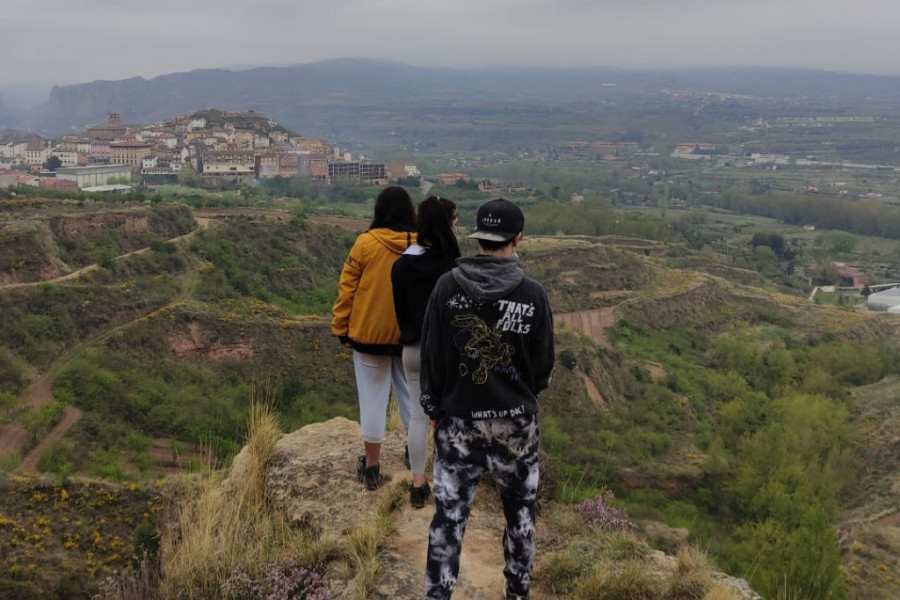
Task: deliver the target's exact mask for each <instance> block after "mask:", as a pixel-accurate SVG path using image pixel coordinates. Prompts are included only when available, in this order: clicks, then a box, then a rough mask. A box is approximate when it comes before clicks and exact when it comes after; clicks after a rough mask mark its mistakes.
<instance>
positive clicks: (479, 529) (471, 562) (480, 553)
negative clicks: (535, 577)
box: [388, 469, 549, 600]
mask: <svg viewBox="0 0 900 600" xmlns="http://www.w3.org/2000/svg"><path fill="white" fill-rule="evenodd" d="M391 477H392V479H393V480H394V481H399V480H401V479H404V478H406V479H408V478H409V471H407V470H405V469H404V470H400V471H397V472H392V473H391ZM429 500H431V501H430V502H428V503H427V504H426V505H425V507H424V508H421V509H414V508H412V507H411V506H410V505H409V501H408V500H407V501H406V502H405V503H404V505H403V507H402V508H401V509H400V510H401V513H400V515H399V518H398V519H397V531H396V533H394V535H393V536H391V538H390V540H388V544H389V546H390V547H391V548H392V549H393V550H394V551H396V552H397V553H399V554H401V555H403V556H404V557H406V558H407V559H408V560H409V561H410V562H412V563H413V564H414V565H415V566H416V568H417V569H419V571H420V572H422V573H424V572H425V556H426V553H427V550H428V533H427V532H428V528H429V526H430V524H431V518H432V517H433V516H434V503H433V498H430V499H429ZM498 515H499V516H500V518H499V519H498ZM503 523H504V521H503V511H502V509H501V508H500V505H499V500H498V499H497V498H496V494H495V492H493V490H491V489H489V488H485V483H482V485H481V487H479V489H478V494H477V495H476V498H475V504H474V506H473V507H472V513H471V514H470V516H469V521H468V524H467V525H466V535H465V538H464V539H463V549H462V555H461V556H460V567H459V581H458V582H457V585H456V589H455V590H454V592H453V598H454V599H458V600H495V599H497V598H502V597H503V582H504V578H503V546H502V539H503ZM539 531H540V529H539ZM531 598H532V600H549V597H547V596H543V595H541V594H539V593H538V591H537V590H532V592H531Z"/></svg>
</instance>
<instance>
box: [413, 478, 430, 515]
mask: <svg viewBox="0 0 900 600" xmlns="http://www.w3.org/2000/svg"><path fill="white" fill-rule="evenodd" d="M430 494H431V487H430V486H429V485H428V482H427V481H426V482H425V483H423V484H422V485H420V486H419V487H414V486H410V488H409V503H410V504H411V505H412V507H413V508H422V507H423V506H425V500H426V499H427V498H428V496H429V495H430Z"/></svg>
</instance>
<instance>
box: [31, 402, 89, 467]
mask: <svg viewBox="0 0 900 600" xmlns="http://www.w3.org/2000/svg"><path fill="white" fill-rule="evenodd" d="M82 415H84V413H83V412H81V410H80V409H78V408H75V407H74V406H67V407H66V410H65V411H64V412H63V417H62V419H60V421H59V423H57V424H56V427H54V428H53V430H52V431H51V432H50V433H49V434H47V437H45V438H44V439H43V440H41V443H40V444H38V445H37V446H35V447H34V449H33V450H32V451H31V452H29V453H28V456H26V457H25V460H23V461H22V464H21V465H19V471H22V472H26V473H33V472H35V471H37V464H38V460H39V459H40V458H41V454H43V452H44V450H46V449H47V448H49V447H50V446H51V445H53V444H54V443H56V442H57V441H59V440H61V439H62V438H63V436H64V435H66V433H68V431H69V429H71V428H72V427H73V426H74V425H75V423H77V422H78V421H80V420H81V417H82Z"/></svg>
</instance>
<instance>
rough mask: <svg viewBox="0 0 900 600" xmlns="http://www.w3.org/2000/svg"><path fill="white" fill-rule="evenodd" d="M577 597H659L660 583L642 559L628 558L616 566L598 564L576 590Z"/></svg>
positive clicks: (622, 599) (610, 599)
mask: <svg viewBox="0 0 900 600" xmlns="http://www.w3.org/2000/svg"><path fill="white" fill-rule="evenodd" d="M575 598H576V599H578V600H657V599H659V598H661V595H660V582H659V581H658V579H657V578H656V577H655V576H654V575H653V574H652V573H651V572H650V571H649V570H648V569H647V567H646V565H645V564H643V563H642V562H639V561H634V560H627V561H625V562H624V563H621V564H617V565H616V566H615V568H613V567H612V566H611V564H610V563H609V562H607V561H604V562H601V563H599V564H598V565H597V566H596V567H595V568H594V569H593V570H592V571H591V572H590V574H589V575H588V576H587V577H585V578H584V580H583V581H582V582H581V585H579V586H578V588H577V589H576V591H575Z"/></svg>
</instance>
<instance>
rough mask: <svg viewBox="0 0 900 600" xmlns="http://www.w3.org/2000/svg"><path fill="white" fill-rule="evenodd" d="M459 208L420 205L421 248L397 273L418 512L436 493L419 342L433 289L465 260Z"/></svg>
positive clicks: (413, 249)
mask: <svg viewBox="0 0 900 600" xmlns="http://www.w3.org/2000/svg"><path fill="white" fill-rule="evenodd" d="M456 220H457V213H456V204H454V203H453V202H452V201H451V200H447V199H446V198H439V197H437V196H429V197H428V198H426V199H425V200H423V201H422V203H421V204H419V208H418V212H417V214H416V233H417V236H418V243H417V244H414V245H412V246H410V247H409V248H407V249H406V252H405V253H404V254H403V255H402V256H401V257H400V258H398V259H397V262H395V263H394V266H393V268H392V269H391V284H392V286H393V292H394V311H395V313H396V315H397V323H398V324H399V325H400V343H401V344H402V345H403V368H404V371H405V372H406V381H407V384H408V386H409V396H410V398H411V399H413V401H412V402H411V407H410V420H409V429H408V430H407V450H408V452H409V466H410V470H411V471H412V476H413V482H412V487H410V489H409V501H410V504H412V506H413V508H422V507H423V506H425V500H426V499H427V498H428V495H429V494H430V493H431V489H430V488H429V486H428V481H426V479H425V453H426V451H427V447H428V416H427V415H426V414H425V412H424V411H423V410H422V407H421V406H420V405H419V402H418V399H419V340H420V339H421V338H422V321H423V320H424V319H425V307H426V306H427V305H428V298H429V296H431V290H433V289H434V285H435V284H436V283H437V280H438V278H439V277H440V276H441V275H443V274H444V273H446V272H447V271H449V270H450V269H451V268H453V266H454V265H455V264H456V259H457V258H459V255H460V252H459V243H458V242H457V241H456V233H455V232H454V228H455V226H456Z"/></svg>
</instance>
